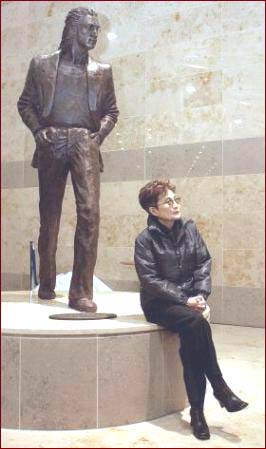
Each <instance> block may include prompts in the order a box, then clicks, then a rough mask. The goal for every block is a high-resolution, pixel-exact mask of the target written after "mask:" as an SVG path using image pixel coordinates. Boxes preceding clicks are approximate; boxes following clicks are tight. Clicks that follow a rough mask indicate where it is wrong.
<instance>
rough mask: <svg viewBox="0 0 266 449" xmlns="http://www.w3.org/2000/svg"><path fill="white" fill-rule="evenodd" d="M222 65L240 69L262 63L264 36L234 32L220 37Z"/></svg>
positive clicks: (255, 33) (258, 32)
mask: <svg viewBox="0 0 266 449" xmlns="http://www.w3.org/2000/svg"><path fill="white" fill-rule="evenodd" d="M222 49H223V50H222V63H223V66H224V67H240V66H242V67H243V66H246V65H249V64H258V63H263V61H264V34H263V33H261V32H260V30H257V32H256V31H255V32H254V31H253V32H251V31H248V32H236V33H233V34H231V33H228V34H225V35H223V36H222Z"/></svg>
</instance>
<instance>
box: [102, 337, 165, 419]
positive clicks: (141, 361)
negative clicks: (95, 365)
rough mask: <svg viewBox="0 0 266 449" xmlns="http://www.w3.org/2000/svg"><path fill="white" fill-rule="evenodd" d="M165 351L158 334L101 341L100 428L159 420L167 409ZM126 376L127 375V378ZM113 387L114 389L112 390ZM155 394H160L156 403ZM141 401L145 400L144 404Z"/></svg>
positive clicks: (157, 395)
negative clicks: (163, 407) (165, 400)
mask: <svg viewBox="0 0 266 449" xmlns="http://www.w3.org/2000/svg"><path fill="white" fill-rule="evenodd" d="M161 348H162V337H161V335H160V334H158V333H156V334H155V333H150V334H145V333H143V334H139V335H132V336H129V335H124V336H122V337H120V336H116V337H113V338H108V340H107V339H104V338H99V349H100V351H99V353H100V355H101V356H100V357H99V426H100V427H104V426H105V425H106V423H109V424H110V422H111V423H112V425H118V424H120V423H121V422H125V419H126V421H128V422H130V421H132V417H135V416H138V417H139V419H140V420H141V419H151V418H152V417H154V416H156V412H157V413H158V410H160V409H161V408H162V406H163V385H162V379H163V357H162V350H161ZM121 354H123V356H122V357H121ZM137 360H138V366H136V361H137ZM125 372H126V373H127V375H126V376H125V377H124V376H123V373H125ZM106 377H108V378H109V379H110V377H111V379H112V382H109V383H108V382H106ZM122 377H123V382H121V379H122ZM110 385H112V386H113V387H112V388H111V389H110V388H109V386H110ZM133 385H134V387H133V388H132V386H133ZM154 390H156V392H157V394H156V401H155V400H154V394H152V391H154ZM114 392H116V397H115V396H114ZM125 395H126V396H127V397H128V401H127V406H126V407H124V406H123V404H124V402H125V401H124V400H123V398H124V397H125ZM139 398H143V401H142V403H140V401H139ZM121 404H122V407H121Z"/></svg>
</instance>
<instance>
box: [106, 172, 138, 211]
mask: <svg viewBox="0 0 266 449" xmlns="http://www.w3.org/2000/svg"><path fill="white" fill-rule="evenodd" d="M144 183H145V182H144V181H131V182H129V181H128V182H123V183H121V182H108V183H103V184H102V185H101V199H100V210H101V215H113V216H114V217H116V216H119V215H121V214H123V215H131V216H139V215H140V213H142V214H143V215H145V212H144V211H142V209H141V208H140V205H139V204H138V200H137V198H138V194H139V190H140V189H141V187H142V186H143V184H144Z"/></svg>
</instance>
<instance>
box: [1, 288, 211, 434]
mask: <svg viewBox="0 0 266 449" xmlns="http://www.w3.org/2000/svg"><path fill="white" fill-rule="evenodd" d="M95 296H96V302H97V304H98V311H99V313H101V312H105V311H106V312H108V311H110V310H111V309H112V312H115V313H116V314H117V318H113V319H104V320H100V319H99V320H84V321H75V320H73V321H71V320H66V321H62V320H59V321H56V320H53V319H49V317H50V315H54V314H55V313H62V312H70V313H71V312H73V311H72V310H70V309H69V308H67V302H68V300H67V298H66V297H60V296H59V298H58V299H57V300H55V301H40V300H37V299H36V297H35V295H34V297H33V298H31V301H30V302H26V301H27V292H16V294H13V293H10V292H9V293H8V292H5V293H4V295H3V299H4V301H3V303H2V318H3V320H2V333H3V335H2V342H3V346H2V349H3V352H2V362H3V364H2V367H3V378H2V380H3V383H2V387H3V388H2V425H3V427H6V428H15V427H17V428H19V429H36V430H59V429H61V430H67V429H69V430H71V429H88V428H98V427H106V426H110V425H118V424H128V423H134V422H139V421H143V420H147V419H152V418H157V417H158V416H163V415H166V414H168V413H171V412H174V411H177V410H181V409H183V408H184V406H185V404H186V393H185V387H184V382H183V377H182V366H181V361H180V357H179V355H178V348H179V344H180V342H179V336H178V335H177V334H171V333H169V332H167V331H166V330H165V329H163V328H161V327H160V326H157V325H154V324H151V323H148V322H147V321H146V320H145V319H144V316H143V314H142V312H141V309H140V304H139V295H138V294H136V293H135V294H133V293H127V292H123V293H121V292H120V293H117V292H110V293H106V294H103V293H102V294H97V295H95ZM13 299H16V300H15V301H14V300H13ZM132 312H133V313H134V312H135V314H133V313H132ZM74 313H78V312H74ZM209 314H210V311H209V308H208V307H207V309H206V310H205V311H204V316H205V317H206V319H209ZM164 334H165V335H164ZM8 362H9V363H8ZM121 379H124V380H123V381H122V382H121ZM132 385H134V388H132Z"/></svg>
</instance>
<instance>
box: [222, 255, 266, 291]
mask: <svg viewBox="0 0 266 449" xmlns="http://www.w3.org/2000/svg"><path fill="white" fill-rule="evenodd" d="M223 283H224V285H226V286H228V287H253V288H263V285H264V251H263V249H262V248H256V249H232V250H229V249H228V250H224V256H223Z"/></svg>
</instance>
